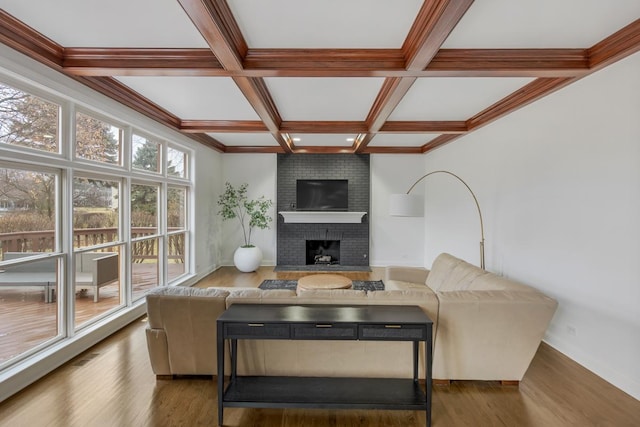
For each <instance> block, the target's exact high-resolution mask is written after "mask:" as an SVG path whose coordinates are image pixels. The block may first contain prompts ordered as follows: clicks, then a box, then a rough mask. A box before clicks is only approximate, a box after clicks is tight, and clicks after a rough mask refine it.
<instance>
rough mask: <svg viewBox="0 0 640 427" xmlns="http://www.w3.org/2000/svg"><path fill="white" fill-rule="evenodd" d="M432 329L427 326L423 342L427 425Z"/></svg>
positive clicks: (429, 417) (428, 419) (429, 398)
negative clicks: (425, 337)
mask: <svg viewBox="0 0 640 427" xmlns="http://www.w3.org/2000/svg"><path fill="white" fill-rule="evenodd" d="M432 344H433V330H432V325H429V326H428V327H427V339H426V340H425V342H424V350H425V351H424V352H425V363H426V366H425V386H426V395H427V427H431V400H432V394H431V386H432V379H431V377H432V368H433V360H432V359H433V348H432Z"/></svg>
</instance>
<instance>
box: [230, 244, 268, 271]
mask: <svg viewBox="0 0 640 427" xmlns="http://www.w3.org/2000/svg"><path fill="white" fill-rule="evenodd" d="M261 263H262V251H261V250H260V248H259V247H257V246H253V247H250V248H242V247H240V248H238V249H236V251H235V253H234V254H233V264H234V265H235V266H236V268H237V269H238V270H240V271H242V272H243V273H251V272H252V271H256V270H257V269H258V267H260V264H261Z"/></svg>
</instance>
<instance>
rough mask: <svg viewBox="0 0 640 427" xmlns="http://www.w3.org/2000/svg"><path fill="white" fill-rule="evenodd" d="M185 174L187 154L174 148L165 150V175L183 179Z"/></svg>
mask: <svg viewBox="0 0 640 427" xmlns="http://www.w3.org/2000/svg"><path fill="white" fill-rule="evenodd" d="M186 173H187V154H186V153H185V152H184V151H180V150H178V149H176V148H172V147H169V148H167V175H169V176H176V177H179V178H185V177H186Z"/></svg>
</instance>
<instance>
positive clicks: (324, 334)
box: [291, 323, 358, 340]
mask: <svg viewBox="0 0 640 427" xmlns="http://www.w3.org/2000/svg"><path fill="white" fill-rule="evenodd" d="M291 338H292V339H299V340H303V339H316V340H322V339H325V340H355V339H358V328H357V326H356V325H350V324H347V325H345V324H332V323H318V324H304V325H300V324H298V325H293V326H292V327H291Z"/></svg>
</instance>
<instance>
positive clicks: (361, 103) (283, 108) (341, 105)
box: [265, 77, 384, 121]
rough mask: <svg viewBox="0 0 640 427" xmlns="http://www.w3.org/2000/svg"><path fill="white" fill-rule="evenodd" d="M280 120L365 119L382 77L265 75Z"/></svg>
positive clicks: (378, 89) (380, 85) (381, 82)
mask: <svg viewBox="0 0 640 427" xmlns="http://www.w3.org/2000/svg"><path fill="white" fill-rule="evenodd" d="M265 81H266V84H267V86H268V88H269V91H270V92H271V96H272V98H273V100H274V101H275V102H276V105H277V106H278V111H279V112H280V116H281V117H282V119H283V120H320V121H322V120H346V121H349V120H356V121H357V120H364V119H365V118H366V117H367V114H368V113H369V110H370V109H371V106H372V105H373V102H374V101H375V99H376V96H377V95H378V92H379V91H380V88H381V87H382V84H383V83H384V79H382V78H371V77H362V78H306V77H294V78H278V77H273V78H266V79H265Z"/></svg>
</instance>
